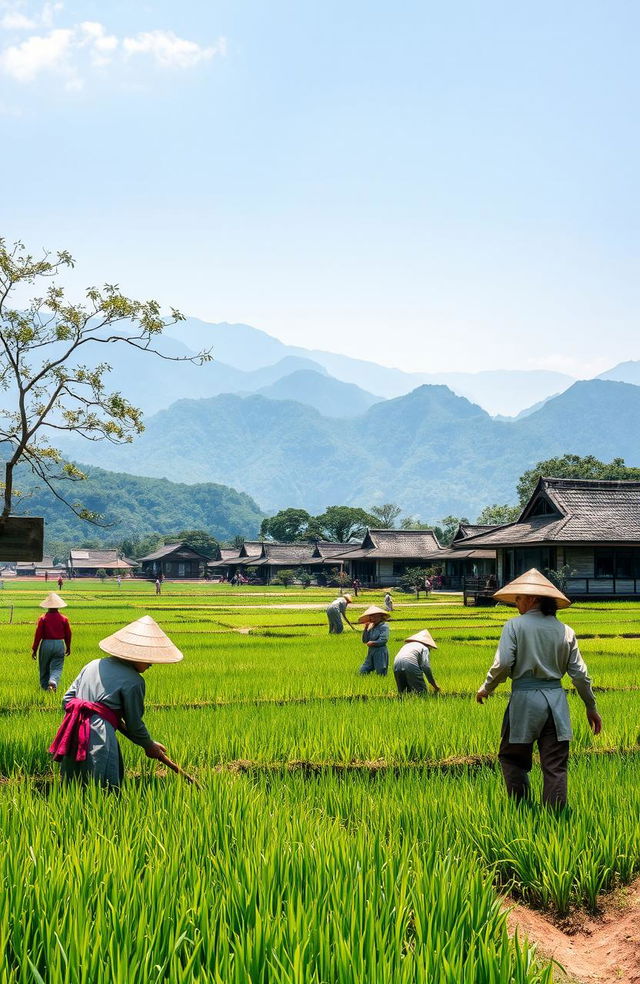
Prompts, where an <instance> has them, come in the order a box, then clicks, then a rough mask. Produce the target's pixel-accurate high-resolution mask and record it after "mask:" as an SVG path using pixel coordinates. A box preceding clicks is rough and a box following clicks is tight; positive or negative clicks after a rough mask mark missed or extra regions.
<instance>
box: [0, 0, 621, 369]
mask: <svg viewBox="0 0 640 984" xmlns="http://www.w3.org/2000/svg"><path fill="white" fill-rule="evenodd" d="M639 31H640V6H639V5H638V4H637V3H635V2H633V0H628V2H622V0H608V2H607V3H606V4H605V3H603V2H602V0H598V2H589V0H579V2H578V0H575V2H574V0H566V2H564V0H563V2H562V3H558V2H557V0H555V2H547V0H540V2H538V3H536V4H525V3H513V0H510V2H507V0H505V2H497V0H483V2H480V0H478V2H473V0H465V2H455V0H452V2H450V3H442V2H439V3H432V2H429V0H424V2H417V0H415V2H414V0H410V2H409V0H408V2H405V3H400V4H393V5H392V4H391V3H382V2H378V0H366V2H365V0H341V2H334V0H323V2H319V0H318V2H311V0H299V2H285V0H269V2H264V0H263V2H253V0H230V2H215V0H211V2H194V0H184V2H183V3H182V4H176V3H175V2H149V3H136V4H132V3H131V2H126V3H125V2H115V0H111V2H101V3H97V2H83V3H80V2H65V3H64V4H62V3H46V4H43V3H41V2H33V3H32V2H30V0H25V2H14V0H4V2H3V0H0V126H1V127H2V132H3V141H2V144H3V153H2V157H1V163H0V168H1V169H2V179H3V180H2V186H3V188H4V193H3V196H2V206H1V207H2V224H1V228H2V231H3V234H4V235H5V236H6V237H7V238H9V239H14V238H22V239H24V240H25V241H26V242H27V243H28V244H29V246H30V247H32V248H33V249H36V248H38V247H39V246H41V245H46V246H50V247H54V248H62V247H65V248H68V249H69V250H70V251H71V252H72V253H73V254H74V255H75V256H76V259H77V261H78V265H77V268H76V271H75V272H74V273H73V275H72V276H71V278H70V281H69V283H70V287H72V288H73V290H74V291H76V292H77V291H79V290H80V289H81V288H82V287H84V286H86V285H88V284H92V283H101V282H103V281H109V282H118V283H120V284H121V285H122V286H123V288H125V289H126V290H127V291H128V292H130V293H131V294H133V295H134V296H139V297H148V296H151V297H156V298H157V299H158V300H160V301H161V302H162V303H163V304H166V305H170V304H173V305H175V306H178V307H180V308H181V309H182V310H184V311H185V313H188V314H192V315H194V316H198V317H202V318H204V319H206V320H211V321H222V320H226V321H243V322H247V323H249V324H253V325H255V326H256V327H258V328H262V329H264V330H265V331H268V332H269V333H271V334H274V335H276V336H277V337H279V338H281V339H282V340H283V341H286V342H290V343H295V344H299V345H307V346H309V347H322V348H327V349H331V350H334V351H340V352H344V353H346V354H349V355H356V356H364V357H367V358H370V359H373V360H374V361H378V362H384V363H386V364H388V365H396V366H399V367H401V368H405V369H420V370H424V371H440V370H447V369H457V370H462V369H466V370H475V369H485V368H509V367H520V368H552V369H560V370H564V371H568V372H570V373H572V374H573V375H577V376H583V375H591V374H593V373H594V372H598V371H601V370H603V369H605V368H607V367H609V366H610V365H613V364H614V363H615V362H619V361H622V360H624V359H632V358H640V342H639V341H638V331H637V327H638V313H639V309H640V287H639V284H640V277H639V276H638V273H639V271H638V259H639V253H640V249H639V204H638V190H637V183H638V177H637V176H638V173H640V168H639V164H640V161H639V160H638V158H639V153H638V149H639V143H640V137H639V128H638V109H639V106H638V102H639V98H638V97H639V92H640V86H639V83H638V68H637V62H638V42H637V38H638V36H639Z"/></svg>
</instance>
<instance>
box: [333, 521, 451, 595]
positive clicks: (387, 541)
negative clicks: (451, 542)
mask: <svg viewBox="0 0 640 984" xmlns="http://www.w3.org/2000/svg"><path fill="white" fill-rule="evenodd" d="M441 553H442V548H441V546H440V544H439V542H438V539H437V537H436V535H435V533H434V532H433V530H431V529H425V530H367V532H366V533H365V535H364V537H363V539H362V543H360V545H359V546H356V545H354V544H348V543H346V544H344V550H343V551H342V552H341V553H336V554H335V555H334V557H333V558H332V559H333V563H334V564H335V563H339V562H342V563H343V565H344V569H345V571H346V573H347V574H349V575H350V577H351V578H357V579H358V580H359V581H360V582H361V583H362V585H363V587H375V586H384V587H393V586H394V585H396V584H398V583H399V581H400V579H401V578H402V576H403V574H405V573H406V571H407V569H408V568H410V567H427V568H428V567H432V566H434V564H436V563H439V557H440V555H441Z"/></svg>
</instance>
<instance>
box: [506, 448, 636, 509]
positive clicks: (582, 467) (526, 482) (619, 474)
mask: <svg viewBox="0 0 640 984" xmlns="http://www.w3.org/2000/svg"><path fill="white" fill-rule="evenodd" d="M542 477H543V478H600V479H609V480H611V481H621V480H623V479H630V478H631V479H632V478H635V479H640V468H632V467H630V466H629V465H625V463H624V458H614V459H613V460H612V461H609V462H605V461H600V460H599V458H595V457H594V456H593V455H592V454H589V455H586V456H585V457H581V456H580V455H578V454H565V455H563V456H562V457H560V458H548V459H547V460H546V461H539V462H538V463H537V464H536V465H534V466H533V468H529V470H528V471H526V472H525V473H524V474H523V475H521V476H520V479H519V481H518V485H517V487H516V491H517V493H518V498H519V499H520V503H521V505H523V506H524V505H526V503H527V502H528V501H529V499H530V497H531V494H532V492H533V490H534V489H535V487H536V484H537V482H538V479H539V478H542Z"/></svg>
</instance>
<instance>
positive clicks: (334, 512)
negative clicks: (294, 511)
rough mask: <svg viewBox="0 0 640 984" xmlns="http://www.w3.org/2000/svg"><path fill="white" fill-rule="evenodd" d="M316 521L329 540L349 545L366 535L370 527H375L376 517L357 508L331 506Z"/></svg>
mask: <svg viewBox="0 0 640 984" xmlns="http://www.w3.org/2000/svg"><path fill="white" fill-rule="evenodd" d="M316 520H317V522H318V525H319V527H320V529H321V530H322V535H323V536H324V537H325V538H326V539H327V540H336V541H337V542H338V543H348V542H349V540H351V539H353V538H354V537H361V536H363V535H364V532H365V530H366V529H367V527H368V526H375V524H376V520H375V516H372V515H371V513H368V512H366V510H365V509H359V508H357V507H355V506H329V507H328V508H327V509H325V511H324V512H323V513H322V514H321V515H320V516H316Z"/></svg>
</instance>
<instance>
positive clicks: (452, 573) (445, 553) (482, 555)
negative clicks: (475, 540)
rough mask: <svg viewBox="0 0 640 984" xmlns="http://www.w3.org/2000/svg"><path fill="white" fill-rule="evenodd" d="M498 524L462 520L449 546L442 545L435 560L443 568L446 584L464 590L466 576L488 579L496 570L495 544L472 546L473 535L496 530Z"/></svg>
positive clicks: (443, 584)
mask: <svg viewBox="0 0 640 984" xmlns="http://www.w3.org/2000/svg"><path fill="white" fill-rule="evenodd" d="M495 529H496V527H495V526H482V525H479V524H474V523H460V524H459V526H458V529H457V530H456V532H455V535H454V537H453V540H452V541H451V544H450V545H449V546H448V547H442V548H441V550H440V552H439V553H438V554H437V555H436V557H434V560H433V564H434V566H435V567H438V568H440V570H441V572H442V587H443V588H448V589H450V590H453V591H461V590H462V588H463V587H464V583H465V580H467V579H469V578H480V579H483V580H486V581H488V580H489V578H492V577H495V574H496V551H495V548H493V549H492V548H481V547H475V548H474V547H471V548H469V545H468V543H467V540H468V539H469V538H470V537H474V536H478V535H479V534H481V533H488V532H490V531H491V530H495Z"/></svg>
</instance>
